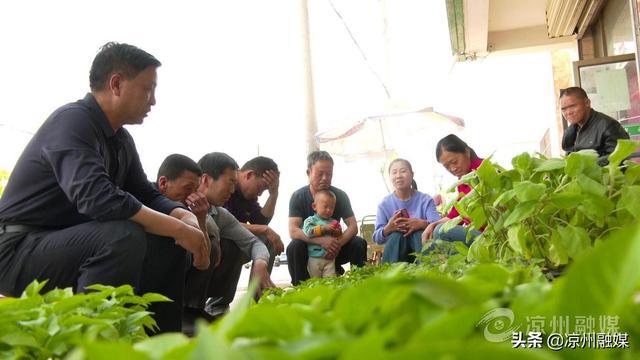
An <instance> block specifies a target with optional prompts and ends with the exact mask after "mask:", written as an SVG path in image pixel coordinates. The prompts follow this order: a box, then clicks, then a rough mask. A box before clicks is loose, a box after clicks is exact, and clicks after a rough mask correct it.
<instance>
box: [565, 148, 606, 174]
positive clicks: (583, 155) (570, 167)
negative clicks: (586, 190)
mask: <svg viewBox="0 0 640 360" xmlns="http://www.w3.org/2000/svg"><path fill="white" fill-rule="evenodd" d="M565 161H566V163H567V165H566V166H565V172H566V173H567V175H569V176H572V177H575V176H578V175H579V174H583V173H585V169H588V168H589V167H591V166H594V165H595V166H598V165H597V164H598V153H597V152H595V151H594V150H582V151H578V152H573V153H571V154H569V156H567V158H566V160H565Z"/></svg>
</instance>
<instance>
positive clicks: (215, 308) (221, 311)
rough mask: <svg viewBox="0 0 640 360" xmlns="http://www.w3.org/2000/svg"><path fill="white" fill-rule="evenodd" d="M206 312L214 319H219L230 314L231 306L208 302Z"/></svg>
mask: <svg viewBox="0 0 640 360" xmlns="http://www.w3.org/2000/svg"><path fill="white" fill-rule="evenodd" d="M204 311H205V312H206V313H207V314H208V315H209V316H211V317H212V318H213V319H217V318H219V317H221V316H222V315H225V314H226V313H228V312H229V304H216V303H210V302H209V301H207V305H205V307H204Z"/></svg>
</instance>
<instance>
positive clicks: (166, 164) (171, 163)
mask: <svg viewBox="0 0 640 360" xmlns="http://www.w3.org/2000/svg"><path fill="white" fill-rule="evenodd" d="M185 171H190V172H192V173H194V174H196V175H198V176H202V169H200V166H198V164H196V162H195V161H193V160H191V158H189V157H188V156H184V155H182V154H171V155H169V156H167V157H166V159H164V161H163V162H162V164H160V169H158V176H157V177H156V181H158V180H159V179H160V177H161V176H164V177H166V178H167V179H169V180H171V181H173V180H175V179H177V178H179V177H180V176H181V175H182V173H183V172H185Z"/></svg>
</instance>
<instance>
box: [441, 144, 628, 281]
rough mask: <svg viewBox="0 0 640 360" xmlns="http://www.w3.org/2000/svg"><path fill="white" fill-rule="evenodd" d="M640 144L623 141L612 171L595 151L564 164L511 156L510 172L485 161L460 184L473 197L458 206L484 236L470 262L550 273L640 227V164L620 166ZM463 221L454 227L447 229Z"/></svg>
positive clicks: (569, 158)
mask: <svg viewBox="0 0 640 360" xmlns="http://www.w3.org/2000/svg"><path fill="white" fill-rule="evenodd" d="M639 145H640V143H638V142H634V141H629V140H621V141H619V144H618V147H617V148H616V150H615V151H614V153H613V154H611V156H610V164H609V165H608V166H607V167H600V166H598V163H597V154H596V153H595V152H593V151H581V152H576V153H572V154H570V155H569V156H567V157H566V159H547V158H545V157H543V156H538V157H532V156H530V155H529V154H527V153H523V154H521V155H519V156H516V157H515V158H513V160H512V165H513V169H512V170H506V169H504V168H501V167H499V166H498V165H495V164H493V163H491V161H490V159H486V160H485V161H483V163H482V165H481V166H480V167H479V168H478V169H477V171H475V172H473V173H470V174H469V175H467V176H465V177H464V178H462V179H461V180H460V182H462V183H467V184H470V185H471V187H472V188H473V191H472V192H471V193H469V194H468V195H467V196H464V197H462V198H461V199H459V200H457V201H454V204H453V205H455V206H456V209H458V211H459V212H460V214H461V216H463V217H466V218H469V219H470V220H471V224H470V228H473V229H477V230H480V229H482V230H483V234H482V235H481V236H479V237H478V238H476V240H475V241H474V243H473V244H472V245H471V247H470V249H469V255H468V258H469V259H470V260H477V261H493V260H494V259H501V260H509V259H513V258H519V259H523V260H526V261H533V262H535V261H537V260H541V261H542V262H543V265H545V266H546V267H548V268H559V267H562V266H564V265H566V264H568V263H569V262H570V261H571V260H572V259H574V258H575V257H576V256H578V255H579V254H581V253H582V252H584V251H586V250H587V249H589V248H591V247H592V246H593V245H594V244H595V243H597V242H599V241H600V240H601V239H602V238H603V237H604V236H605V235H606V234H607V233H609V232H611V231H614V230H616V229H619V228H621V227H622V226H623V225H625V224H629V223H632V222H636V221H637V220H638V217H639V216H640V202H638V201H637V199H639V198H640V165H639V164H636V163H632V162H627V163H626V164H625V166H624V167H620V166H618V164H619V163H620V162H621V161H622V160H623V159H624V158H625V157H627V156H628V155H629V154H630V153H632V152H633V151H634V150H635V149H636V148H637V147H638V146H639ZM623 170H624V172H623ZM459 221H460V219H459V218H458V219H453V220H451V221H449V222H448V223H447V224H446V225H445V229H447V228H449V227H451V226H453V225H455V224H456V223H458V222H459Z"/></svg>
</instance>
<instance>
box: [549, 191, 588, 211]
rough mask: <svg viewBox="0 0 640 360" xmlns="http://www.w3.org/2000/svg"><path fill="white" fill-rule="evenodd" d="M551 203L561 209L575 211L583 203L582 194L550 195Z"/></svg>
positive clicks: (564, 193)
mask: <svg viewBox="0 0 640 360" xmlns="http://www.w3.org/2000/svg"><path fill="white" fill-rule="evenodd" d="M549 201H550V202H551V204H553V205H554V206H557V207H559V208H561V209H575V208H576V207H577V206H578V205H580V203H581V202H582V194H580V193H575V192H561V193H554V194H551V195H549Z"/></svg>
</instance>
